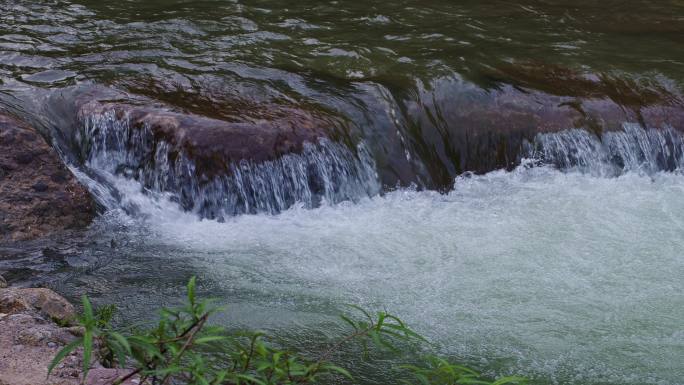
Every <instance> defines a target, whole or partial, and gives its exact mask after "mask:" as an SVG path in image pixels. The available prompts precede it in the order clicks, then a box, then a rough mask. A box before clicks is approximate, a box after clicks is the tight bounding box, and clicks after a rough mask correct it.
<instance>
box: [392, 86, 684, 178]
mask: <svg viewBox="0 0 684 385" xmlns="http://www.w3.org/2000/svg"><path fill="white" fill-rule="evenodd" d="M587 82H589V81H588V80H587ZM578 95H579V96H563V95H553V94H549V93H545V92H542V91H534V90H527V89H524V88H519V87H513V86H505V85H504V86H501V85H500V86H499V87H496V88H492V89H483V88H480V87H477V86H474V85H473V84H470V83H468V82H465V81H462V80H460V79H454V80H444V81H442V82H439V83H438V85H436V86H435V88H432V89H421V90H420V91H419V93H418V94H416V95H414V96H413V97H412V98H408V99H406V100H405V101H404V102H402V105H403V108H402V118H403V119H404V120H405V121H406V125H407V127H408V128H407V132H406V135H407V137H408V138H409V140H408V142H409V147H411V152H412V153H414V154H415V155H414V156H413V157H414V158H416V159H420V161H421V162H422V165H423V168H424V170H425V171H424V173H425V174H427V175H424V179H427V180H430V181H431V184H429V186H428V187H431V188H437V189H449V188H450V187H451V186H452V185H453V180H454V178H455V177H456V176H458V175H460V174H462V173H463V172H466V171H471V172H475V173H486V172H489V171H493V170H496V169H501V168H504V169H509V170H510V169H512V168H514V167H515V166H517V165H518V164H519V163H520V159H521V157H523V156H525V155H526V154H525V153H524V152H523V150H524V147H525V144H526V143H534V141H535V138H536V136H537V135H538V134H544V133H551V132H559V131H564V130H569V129H573V128H581V129H585V130H587V131H589V132H591V133H592V134H594V135H596V136H599V137H600V136H601V134H602V133H603V132H607V131H619V130H622V129H623V125H624V124H625V123H628V124H629V123H634V124H638V125H640V126H642V127H643V128H645V129H648V128H655V129H665V128H673V129H675V130H679V131H682V130H684V103H683V102H682V101H681V100H679V99H677V98H674V97H673V98H671V99H669V100H660V99H658V100H653V101H645V102H644V103H643V104H636V102H634V104H629V105H628V104H622V103H624V100H621V99H618V98H617V96H616V97H615V99H613V98H611V97H609V96H606V95H605V94H598V93H595V94H592V93H588V94H586V95H585V94H578ZM647 102H651V103H647Z"/></svg>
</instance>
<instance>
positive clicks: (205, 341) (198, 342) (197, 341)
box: [194, 336, 228, 344]
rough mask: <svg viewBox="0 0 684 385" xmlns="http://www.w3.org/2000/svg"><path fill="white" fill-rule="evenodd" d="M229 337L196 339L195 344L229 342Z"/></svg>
mask: <svg viewBox="0 0 684 385" xmlns="http://www.w3.org/2000/svg"><path fill="white" fill-rule="evenodd" d="M227 339H228V337H224V336H206V337H199V338H196V339H195V341H194V342H195V344H206V343H208V342H214V341H225V340H227Z"/></svg>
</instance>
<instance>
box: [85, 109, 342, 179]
mask: <svg viewBox="0 0 684 385" xmlns="http://www.w3.org/2000/svg"><path fill="white" fill-rule="evenodd" d="M276 112H277V113H276ZM276 112H273V111H272V115H271V116H268V117H265V118H264V119H261V120H252V121H249V122H228V121H224V120H218V119H212V118H207V117H203V116H199V115H193V114H184V113H178V112H173V111H169V110H167V109H164V108H160V107H146V106H136V105H131V104H125V103H107V102H100V101H97V100H92V101H89V102H87V103H85V104H84V105H83V106H81V107H80V109H79V117H80V120H81V121H87V120H88V119H92V118H93V117H95V118H101V117H104V116H106V117H107V118H108V119H115V120H125V121H126V123H127V125H128V127H129V128H130V133H129V140H134V138H135V137H136V136H140V135H143V136H145V135H149V136H150V137H148V138H147V139H148V140H149V143H148V145H149V148H148V150H149V152H148V153H147V154H141V155H142V158H143V161H146V162H154V156H155V151H156V150H157V146H158V145H159V144H160V143H161V142H164V143H166V144H168V145H169V146H170V150H171V157H173V156H174V154H179V153H184V154H186V155H188V156H189V157H191V158H192V160H193V162H194V163H195V165H196V167H197V169H196V172H197V173H198V174H199V175H206V176H207V177H211V176H214V175H216V174H221V173H225V171H226V170H227V169H228V166H229V165H230V164H232V163H235V162H240V161H243V160H245V161H252V162H263V161H268V160H273V159H276V158H278V157H280V156H282V155H286V154H290V153H299V152H301V151H302V149H303V147H304V144H305V143H307V142H308V143H315V142H316V141H317V140H318V139H320V138H327V137H328V136H329V135H331V133H332V131H333V125H332V124H331V122H330V121H328V120H325V119H323V118H321V117H318V116H315V115H314V114H312V113H310V112H308V111H305V110H301V109H296V108H287V107H278V111H276ZM144 130H147V132H144ZM131 145H132V144H131Z"/></svg>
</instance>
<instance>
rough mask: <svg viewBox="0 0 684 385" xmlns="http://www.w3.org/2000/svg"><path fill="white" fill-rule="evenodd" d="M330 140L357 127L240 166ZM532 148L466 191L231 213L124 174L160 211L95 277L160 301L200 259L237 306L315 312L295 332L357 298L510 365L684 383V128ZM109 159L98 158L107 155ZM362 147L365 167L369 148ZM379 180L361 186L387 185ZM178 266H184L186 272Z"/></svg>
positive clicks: (476, 360)
mask: <svg viewBox="0 0 684 385" xmlns="http://www.w3.org/2000/svg"><path fill="white" fill-rule="evenodd" d="M325 146H339V145H334V144H332V143H322V144H319V145H318V146H311V147H309V150H307V151H310V154H308V155H307V153H306V151H305V153H304V154H303V155H292V156H291V157H290V158H289V160H287V159H288V158H286V160H280V161H275V162H271V163H268V164H267V165H266V166H264V165H257V164H254V165H250V167H251V169H250V170H257V171H251V172H253V173H254V174H252V175H263V176H264V177H267V178H273V179H272V180H271V181H269V182H267V183H260V182H258V183H257V182H254V181H253V180H252V179H249V178H239V177H235V176H234V177H232V178H236V180H240V181H241V183H253V184H252V185H251V186H249V187H248V188H249V189H251V190H256V189H258V188H260V187H259V186H264V185H265V186H273V185H275V184H278V183H281V182H282V181H283V180H286V178H287V177H286V176H284V174H282V173H277V172H275V173H270V172H269V173H262V171H260V170H265V169H266V168H264V167H274V168H276V167H283V168H284V167H287V166H285V164H286V163H287V162H302V163H305V164H309V163H308V162H312V160H310V159H317V161H320V162H321V164H325V162H333V163H334V162H338V158H337V157H336V156H331V155H330V154H331V153H330V152H326V150H325V148H326V147H325ZM334 148H337V150H336V151H339V152H337V153H335V152H334V151H333V152H332V153H333V154H339V153H340V152H341V153H344V154H348V153H347V152H345V151H348V150H343V149H342V148H341V147H334ZM527 150H528V151H529V154H530V155H532V156H534V157H535V159H530V160H526V161H523V163H522V164H521V166H520V167H518V168H517V169H516V170H515V171H513V172H504V171H495V172H491V173H488V174H486V175H482V176H475V175H471V174H465V175H464V176H462V177H459V178H458V179H457V180H456V181H455V184H454V188H453V191H451V192H449V193H448V194H439V193H436V192H431V191H416V190H414V189H399V190H395V191H392V192H386V193H384V194H383V195H381V196H377V195H376V196H371V197H369V195H372V194H368V195H366V194H359V195H356V196H355V197H356V202H350V201H340V200H336V199H330V200H327V201H326V202H327V203H324V204H322V205H321V206H320V207H318V208H314V209H311V206H312V205H311V201H310V200H306V199H302V200H301V202H300V203H298V204H294V205H293V206H291V207H290V208H289V209H287V210H284V211H283V212H281V213H280V214H278V215H271V214H269V213H270V212H271V210H269V209H265V210H262V212H261V213H260V214H257V215H240V216H235V217H226V218H224V220H225V221H224V222H223V223H220V222H218V221H211V220H202V219H200V217H199V216H198V215H197V212H196V211H193V210H190V211H185V210H182V209H181V208H180V207H179V205H178V203H177V202H175V201H174V196H173V194H169V193H163V192H162V190H164V189H163V188H162V187H159V186H160V185H155V184H154V183H152V184H151V185H152V186H156V189H158V190H159V191H157V192H155V191H154V190H150V189H145V188H142V186H141V184H140V183H139V182H138V181H137V180H136V179H135V178H127V177H126V176H125V175H124V174H118V175H115V174H109V176H108V177H107V183H108V184H110V185H111V186H113V187H114V188H115V190H116V191H117V194H118V195H119V196H120V197H121V198H120V200H119V204H123V205H129V206H135V207H138V208H139V213H140V214H142V215H138V216H137V217H136V218H137V219H134V220H131V219H129V220H128V222H127V224H126V225H125V227H127V228H129V229H134V228H142V229H144V230H143V231H142V233H141V234H142V235H140V234H138V235H140V236H139V237H133V238H135V241H129V242H130V243H129V244H128V245H127V246H126V247H125V248H124V251H123V252H122V254H121V255H119V256H118V257H117V260H116V262H113V264H114V265H113V266H110V267H108V268H105V269H104V270H103V271H101V272H99V273H92V274H93V275H94V277H95V278H93V279H94V280H95V281H97V285H96V286H94V288H95V290H97V289H96V288H107V289H106V290H101V291H100V296H102V297H104V298H108V299H109V300H110V302H120V301H122V300H123V299H124V298H125V299H126V301H127V302H128V303H130V304H132V305H129V307H130V308H133V309H134V311H135V308H139V309H138V310H137V311H139V312H140V313H141V314H142V315H141V317H142V318H144V317H146V314H149V313H148V312H149V307H150V306H158V302H157V301H160V300H161V299H160V298H164V297H165V296H166V295H170V296H171V297H173V296H174V295H178V294H179V293H177V292H176V291H175V289H174V290H173V293H176V294H173V293H172V294H168V291H169V289H168V287H177V286H178V281H179V280H180V279H179V278H178V277H176V275H178V274H179V273H178V271H184V270H188V269H189V270H191V271H192V273H193V274H198V275H199V278H200V281H201V282H205V284H206V285H207V286H208V287H210V288H211V289H210V293H211V295H212V296H217V297H220V298H222V299H223V300H224V301H225V302H227V303H228V304H229V306H228V308H229V310H230V311H229V314H228V315H227V316H226V318H224V321H225V322H227V323H229V324H231V325H243V326H245V327H249V328H268V329H272V330H275V331H278V330H285V331H287V330H292V329H293V328H297V329H304V330H310V332H304V334H300V335H297V336H296V337H294V339H295V341H294V342H293V343H294V344H297V343H299V344H301V345H302V346H306V345H307V343H308V342H307V341H310V339H311V338H313V337H311V335H312V334H311V333H314V334H315V331H320V330H330V327H331V326H330V319H329V317H328V316H329V315H330V314H335V313H338V312H341V311H344V306H343V304H345V303H355V304H359V305H362V306H365V307H368V308H371V309H372V308H385V309H387V310H389V311H391V312H393V313H395V314H398V315H400V316H402V317H403V318H404V319H405V320H406V321H408V322H409V323H410V324H411V325H413V326H415V328H416V329H417V330H418V331H420V332H421V333H424V334H425V335H426V336H428V337H429V338H431V339H432V340H434V341H439V342H440V349H441V350H442V351H443V353H445V354H450V355H453V356H456V357H458V358H459V359H461V360H464V361H465V362H468V363H470V364H471V365H475V366H477V367H479V368H482V369H483V370H485V371H486V372H487V373H489V374H491V375H494V376H496V375H503V374H513V373H516V374H522V375H526V376H531V377H533V378H534V379H535V381H539V383H544V384H547V383H553V384H635V385H637V384H639V385H641V384H662V385H673V384H682V383H683V382H682V380H681V379H682V378H684V359H683V358H684V327H683V325H684V323H682V319H684V295H683V294H682V293H684V278H682V277H684V219H683V218H684V200H683V199H682V196H684V177H683V176H681V175H680V173H679V172H678V170H677V168H678V167H679V165H681V161H682V138H681V135H680V134H678V133H676V132H675V131H673V130H660V131H658V130H644V129H642V128H639V127H637V126H632V125H627V126H625V130H624V131H622V132H614V133H606V134H604V135H603V136H602V137H601V138H599V137H597V136H594V135H593V134H590V133H588V132H587V131H582V130H569V131H565V132H561V133H557V134H543V135H539V136H538V137H537V138H536V140H535V141H534V143H532V144H530V145H529V148H528V149H527ZM328 151H329V150H328ZM104 153H107V154H109V155H108V156H109V158H108V160H107V162H111V159H113V157H114V156H116V154H117V153H116V152H111V151H109V150H106V151H105V150H100V152H98V153H96V154H104ZM358 153H362V152H360V151H359V152H357V154H358ZM313 154H317V155H316V156H314V155H313ZM326 154H327V156H326ZM98 156H99V155H98ZM120 156H130V153H126V154H123V155H120ZM345 156H348V155H345ZM357 156H358V155H357ZM98 159H99V158H98V157H97V156H96V157H94V158H92V159H91V167H92V165H96V164H102V163H98V162H99V161H100V160H98ZM345 159H350V160H352V159H353V161H350V162H349V163H346V164H347V165H348V166H349V165H353V166H349V167H352V168H353V167H360V166H358V164H359V163H357V162H362V159H364V158H363V157H358V158H357V157H353V158H352V157H349V158H345ZM315 162H316V161H314V163H315ZM105 164H110V163H105ZM368 164H372V163H371V161H370V160H369V161H368ZM369 167H370V166H369ZM558 167H559V168H561V169H563V171H559V170H558V169H557V168H558ZM321 168H322V169H326V168H327V166H321ZM663 170H672V171H668V172H666V171H663ZM158 171H159V170H158ZM258 173H261V174H258ZM354 175H359V174H354ZM155 178H157V177H155ZM155 178H153V180H155ZM279 178H280V179H279ZM282 178H285V179H282ZM369 178H370V177H369ZM139 180H141V181H147V179H145V178H144V177H143V178H140V179H139ZM330 180H332V179H330ZM353 180H355V181H369V180H370V179H360V178H359V179H353ZM145 183H147V184H148V185H149V184H150V183H149V182H145ZM368 183H369V184H368V185H364V184H363V183H361V182H359V186H362V187H364V188H367V187H368V186H374V184H373V183H371V182H368ZM374 183H377V182H374ZM281 184H282V183H281ZM96 185H97V184H96ZM282 185H283V186H286V185H287V184H282ZM341 187H343V186H336V185H331V186H330V187H329V188H330V189H332V190H336V189H339V188H341ZM269 188H270V187H265V189H266V191H268V194H272V193H271V190H268V189H269ZM361 190H363V188H362V189H361ZM212 191H213V192H215V193H217V194H218V193H219V191H221V193H225V192H224V191H225V190H212ZM366 191H367V190H366ZM227 194H236V193H235V192H229V193H227ZM268 194H267V196H269V197H271V196H272V195H268ZM302 196H306V195H302ZM360 196H365V198H360ZM333 202H338V204H331V203H333ZM264 207H265V206H264ZM280 208H283V207H280ZM245 211H248V210H245ZM111 217H112V215H109V216H107V217H105V220H106V218H111ZM114 217H116V216H114ZM138 226H141V227H138ZM127 231H131V230H127ZM179 264H180V266H183V265H184V264H187V265H190V266H191V267H190V268H188V269H184V268H183V267H179ZM121 266H125V268H123V267H121ZM150 266H158V267H159V269H162V270H160V271H156V270H154V272H150V269H149V267H150ZM164 266H173V268H172V269H171V268H169V269H168V270H169V272H168V274H169V276H166V274H167V273H162V271H166V270H165V267H164ZM108 269H110V270H108ZM141 272H142V273H141ZM145 274H147V275H150V276H149V277H148V278H149V279H144V278H141V275H143V276H145ZM174 274H175V275H174ZM114 277H115V278H114ZM122 279H123V280H126V282H127V284H126V285H121V284H120V283H118V280H122ZM150 280H152V281H151V282H154V283H149V282H150ZM166 280H169V281H170V282H169V283H165V282H166ZM107 281H112V283H109V284H108V283H106V282H107ZM93 282H94V281H93ZM131 282H139V284H140V285H143V284H142V282H148V283H146V284H144V285H146V286H149V285H153V286H155V287H156V288H153V289H150V288H149V287H145V286H140V288H139V289H136V290H133V291H131V289H130V286H131V285H133V286H134V287H136V285H138V283H131ZM150 290H151V291H150ZM145 293H147V294H145ZM131 298H136V299H135V300H131ZM129 310H130V309H129ZM286 333H287V332H286ZM369 378H370V379H369ZM369 378H366V380H367V381H368V382H378V383H383V381H389V380H390V379H382V378H381V379H377V378H375V379H373V378H374V377H372V376H371V377H369Z"/></svg>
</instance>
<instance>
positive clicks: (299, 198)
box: [78, 112, 380, 219]
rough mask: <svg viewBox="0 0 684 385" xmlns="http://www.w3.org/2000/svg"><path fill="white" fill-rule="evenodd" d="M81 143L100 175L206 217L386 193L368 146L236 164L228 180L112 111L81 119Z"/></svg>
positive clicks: (323, 145)
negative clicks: (200, 168)
mask: <svg viewBox="0 0 684 385" xmlns="http://www.w3.org/2000/svg"><path fill="white" fill-rule="evenodd" d="M78 139H79V141H80V142H81V143H80V144H81V148H82V149H83V151H84V154H82V155H83V157H84V158H85V159H87V166H88V168H89V169H91V170H93V171H95V172H106V173H108V174H111V175H117V174H118V175H123V176H125V177H128V178H133V179H135V180H137V181H139V182H140V183H141V184H142V185H143V186H144V187H145V188H146V189H149V190H151V191H152V192H156V193H170V194H171V197H170V199H171V200H174V201H176V202H178V203H179V204H180V205H181V206H182V207H183V208H185V209H186V210H190V211H193V212H195V213H197V214H199V215H200V216H201V217H204V218H211V219H214V218H217V219H223V218H224V217H225V216H233V215H236V214H245V213H250V214H254V213H261V212H265V213H271V214H274V213H278V212H281V211H283V210H285V209H287V208H289V207H291V206H292V205H294V204H302V205H304V206H305V207H307V208H313V207H317V206H319V205H320V204H321V203H322V202H327V203H337V202H341V201H344V200H358V199H359V198H361V197H367V196H373V195H376V194H378V193H379V192H380V185H379V183H378V177H377V174H376V171H375V163H374V161H373V158H372V157H371V155H370V154H369V152H368V150H367V149H366V147H365V145H364V144H363V143H359V144H358V145H357V146H356V151H352V150H350V149H349V148H347V147H346V146H344V145H343V144H339V143H335V142H332V141H330V140H328V139H320V140H319V142H318V143H305V144H304V146H303V150H302V151H301V153H298V154H285V155H283V156H281V157H279V158H277V159H275V160H270V161H265V162H261V163H256V162H252V161H246V160H243V161H240V162H237V163H230V164H228V165H227V167H226V172H225V173H224V174H222V175H215V176H211V177H207V176H205V175H198V174H199V173H198V172H197V171H196V166H195V163H194V162H193V160H192V159H190V158H189V157H188V156H187V154H185V153H184V152H183V151H176V152H174V151H173V150H172V148H171V146H170V145H169V143H167V142H165V141H163V140H155V138H154V134H153V133H152V131H151V130H150V128H149V126H147V125H143V127H140V128H135V129H133V128H132V127H131V125H130V123H129V120H128V119H127V118H126V117H124V118H117V117H116V116H115V114H114V113H113V112H105V113H102V114H98V115H90V116H87V117H84V118H83V127H82V130H81V131H80V133H79V138H78Z"/></svg>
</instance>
